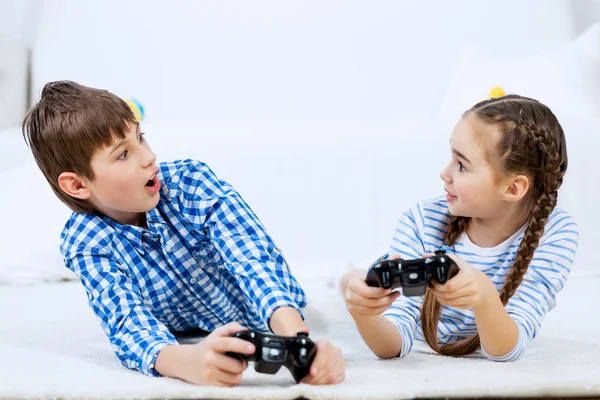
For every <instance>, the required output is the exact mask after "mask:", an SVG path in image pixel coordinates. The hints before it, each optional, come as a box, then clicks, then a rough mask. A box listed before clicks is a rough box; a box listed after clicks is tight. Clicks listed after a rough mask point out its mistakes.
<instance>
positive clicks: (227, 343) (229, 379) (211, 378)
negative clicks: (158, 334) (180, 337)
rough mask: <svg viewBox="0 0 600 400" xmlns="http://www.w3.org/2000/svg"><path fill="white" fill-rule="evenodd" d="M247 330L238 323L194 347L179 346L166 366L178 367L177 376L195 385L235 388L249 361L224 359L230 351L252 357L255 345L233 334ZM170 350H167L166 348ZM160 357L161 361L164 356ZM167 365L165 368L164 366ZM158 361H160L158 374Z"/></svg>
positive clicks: (226, 326)
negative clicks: (171, 364)
mask: <svg viewBox="0 0 600 400" xmlns="http://www.w3.org/2000/svg"><path fill="white" fill-rule="evenodd" d="M243 330H246V328H244V327H243V326H241V325H240V324H238V323H237V322H232V323H229V324H227V325H223V326H221V327H219V328H217V329H215V330H214V331H213V332H211V333H210V334H209V335H208V336H207V337H206V339H204V340H203V341H202V342H200V343H198V344H194V345H179V346H173V347H177V348H179V349H177V354H178V355H179V356H177V355H175V356H174V357H173V358H171V359H170V360H166V361H165V362H171V363H175V364H174V365H173V367H174V368H176V369H175V371H176V374H175V375H168V376H175V377H177V378H180V379H183V380H184V381H186V382H190V383H194V384H196V385H213V386H236V385H238V384H239V383H240V382H241V380H242V373H243V372H244V370H245V369H246V368H247V367H248V363H247V362H246V361H242V360H238V359H235V358H233V357H230V356H227V355H225V353H226V352H228V351H231V352H235V353H242V354H248V355H249V354H253V353H254V351H255V350H256V349H255V347H254V345H253V344H251V343H248V342H247V341H245V340H243V339H239V338H235V337H230V336H231V335H232V334H234V333H236V332H239V331H243ZM165 349H167V348H165ZM161 354H162V351H161V353H159V357H160V356H161ZM163 365H164V364H163ZM158 367H159V359H157V365H156V370H157V372H159V373H161V375H164V374H162V372H161V371H160V370H159V369H158Z"/></svg>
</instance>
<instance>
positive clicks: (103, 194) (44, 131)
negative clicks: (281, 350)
mask: <svg viewBox="0 0 600 400" xmlns="http://www.w3.org/2000/svg"><path fill="white" fill-rule="evenodd" d="M23 135H24V137H25V140H26V141H27V143H28V145H29V147H30V148H31V150H32V152H33V155H34V158H35V160H36V162H37V164H38V166H39V168H40V169H41V171H42V172H43V174H44V176H45V177H46V179H47V180H48V182H49V184H50V186H51V187H52V189H53V190H54V192H55V193H56V195H57V196H58V197H59V198H60V199H61V200H62V201H63V202H64V203H65V204H66V205H67V206H69V207H70V208H71V209H72V210H73V211H74V213H73V214H72V216H71V218H70V219H69V220H68V221H67V223H66V225H65V227H64V229H63V231H62V234H61V239H62V244H61V253H62V255H63V258H64V261H65V264H66V266H67V267H68V268H70V269H71V270H73V271H74V272H75V273H76V274H77V275H78V276H79V278H80V279H81V282H82V284H83V286H84V287H85V290H86V293H87V296H88V300H89V303H90V307H91V308H92V310H93V311H94V313H95V314H96V316H97V317H98V318H99V319H100V322H101V325H102V328H103V329H104V331H105V333H106V334H107V336H108V338H109V339H110V341H111V343H112V346H113V349H114V350H115V353H116V355H117V357H118V358H119V360H120V361H121V362H122V363H123V365H125V366H126V367H128V368H131V369H137V370H139V371H141V372H142V373H144V374H147V375H162V376H170V377H175V378H179V379H182V380H184V381H187V382H191V383H195V384H200V385H218V386H234V385H236V384H238V383H239V382H240V380H241V377H242V372H243V371H244V370H245V369H246V368H247V366H248V365H247V363H246V362H244V361H239V360H237V359H234V358H232V357H228V356H226V355H225V352H228V351H232V352H238V353H244V354H252V353H253V352H254V350H255V348H254V346H253V345H251V344H249V343H248V342H246V341H244V340H242V339H237V338H232V337H230V335H231V334H233V333H235V332H237V331H240V330H243V329H246V328H251V329H257V330H261V331H268V330H271V331H273V332H274V333H275V334H278V335H287V336H295V335H296V333H297V332H299V331H308V328H307V327H306V326H305V325H304V323H303V317H302V315H301V312H300V309H301V308H302V307H304V306H305V305H306V302H305V296H304V292H303V291H302V289H301V287H300V286H299V284H298V282H297V281H296V280H295V279H294V277H293V276H292V275H291V274H290V271H289V270H288V266H287V264H286V262H285V259H284V258H283V255H282V254H281V252H280V251H279V249H278V248H277V247H276V246H275V244H274V243H273V241H272V240H271V238H270V237H269V236H268V234H267V233H266V231H265V229H264V228H263V226H262V224H261V222H260V221H259V219H258V218H257V217H256V215H254V213H253V212H252V210H251V209H250V207H249V206H248V205H247V204H246V203H245V202H244V200H243V199H242V198H241V197H240V195H239V194H238V193H237V192H236V191H235V189H234V188H233V187H231V186H230V185H229V184H228V183H226V182H224V181H221V180H219V179H218V178H217V177H216V176H215V175H214V173H213V172H212V171H211V170H210V168H209V167H208V166H206V165H205V164H203V163H201V162H197V161H191V160H185V161H175V162H171V163H160V164H158V165H157V164H156V163H155V162H156V156H155V155H154V153H152V151H151V150H150V147H149V146H148V143H147V142H146V141H145V140H144V136H143V133H142V132H140V126H139V124H138V123H137V122H136V120H135V118H134V115H133V113H132V111H131V109H130V108H129V106H128V105H127V104H126V103H125V102H124V101H122V100H121V99H120V98H118V97H117V96H115V95H114V94H112V93H109V92H107V91H104V90H98V89H93V88H89V87H85V86H82V85H78V84H76V83H73V82H68V81H62V82H50V83H48V84H46V86H45V87H44V89H43V90H42V96H41V99H40V101H39V103H38V104H37V105H36V106H35V107H34V108H33V109H32V110H31V111H30V112H29V114H28V115H27V116H26V117H25V120H24V122H23ZM234 321H240V322H242V323H243V325H244V326H242V325H240V324H239V323H237V322H234ZM194 329H195V330H198V329H199V330H202V331H205V332H211V333H210V334H209V335H208V336H207V337H206V338H205V340H203V341H201V342H200V343H198V344H193V345H190V344H178V343H177V341H176V339H175V336H174V334H173V332H177V331H189V330H194ZM316 345H317V349H318V351H317V355H316V357H315V360H314V362H313V365H312V367H311V371H310V373H309V375H308V376H307V377H305V378H304V379H303V380H302V382H305V383H310V384H330V383H338V382H341V381H342V380H343V379H344V368H345V364H344V360H343V358H342V355H341V351H340V350H339V349H337V348H335V347H334V346H333V345H332V344H331V343H330V342H329V341H328V340H324V339H321V340H317V341H316Z"/></svg>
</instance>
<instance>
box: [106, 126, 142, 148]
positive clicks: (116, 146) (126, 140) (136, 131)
mask: <svg viewBox="0 0 600 400" xmlns="http://www.w3.org/2000/svg"><path fill="white" fill-rule="evenodd" d="M139 134H140V124H139V122H138V123H137V128H136V130H135V135H136V136H137V135H139ZM128 141H129V139H128V138H125V139H123V140H121V141H120V142H119V143H117V144H115V145H114V146H113V148H112V150H111V151H110V153H108V155H109V156H110V155H111V154H112V153H114V151H115V150H117V149H118V148H119V147H121V145H122V144H124V143H126V142H128Z"/></svg>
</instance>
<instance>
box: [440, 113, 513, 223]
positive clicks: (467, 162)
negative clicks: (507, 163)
mask: <svg viewBox="0 0 600 400" xmlns="http://www.w3.org/2000/svg"><path fill="white" fill-rule="evenodd" d="M500 135H501V132H500V128H499V127H498V126H495V125H492V124H487V123H485V122H483V121H481V120H479V119H478V118H477V117H475V116H473V115H466V116H465V117H464V118H462V119H461V120H460V121H459V122H458V123H457V124H456V127H455V128H454V131H453V132H452V137H451V139H450V148H451V158H450V163H449V164H448V165H447V166H446V167H445V168H444V169H443V170H442V172H441V173H440V177H441V178H442V180H443V181H444V190H445V191H446V198H447V199H448V208H449V210H450V213H451V214H452V215H454V216H462V217H471V218H482V219H485V218H497V217H500V216H502V215H503V214H504V213H505V211H506V207H507V204H506V202H505V201H504V199H505V196H504V194H505V193H506V190H507V185H506V182H505V180H504V179H503V177H502V175H501V174H500V172H499V161H500V160H498V155H497V154H496V152H495V150H494V149H495V146H496V144H497V143H498V141H499V139H500Z"/></svg>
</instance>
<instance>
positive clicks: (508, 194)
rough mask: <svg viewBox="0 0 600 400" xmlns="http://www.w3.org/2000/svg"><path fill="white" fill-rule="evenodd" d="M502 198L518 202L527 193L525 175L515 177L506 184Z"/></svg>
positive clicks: (527, 182)
mask: <svg viewBox="0 0 600 400" xmlns="http://www.w3.org/2000/svg"><path fill="white" fill-rule="evenodd" d="M507 183H508V185H507V186H506V190H505V191H504V198H505V200H508V201H519V200H521V199H522V198H523V197H525V195H526V194H527V192H528V191H529V178H528V177H527V176H526V175H517V176H513V177H511V178H510V180H509V181H508V182H507Z"/></svg>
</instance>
